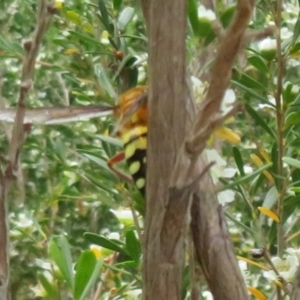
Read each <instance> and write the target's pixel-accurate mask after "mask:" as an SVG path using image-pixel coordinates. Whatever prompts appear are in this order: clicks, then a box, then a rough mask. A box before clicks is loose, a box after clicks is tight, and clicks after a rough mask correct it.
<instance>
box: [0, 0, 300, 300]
mask: <svg viewBox="0 0 300 300" xmlns="http://www.w3.org/2000/svg"><path fill="white" fill-rule="evenodd" d="M36 6H37V4H36V1H33V0H32V1H31V0H28V1H13V0H5V1H2V2H1V3H0V32H1V35H0V60H1V68H0V71H1V99H0V105H1V107H3V108H4V107H14V106H15V105H16V103H17V99H18V91H19V85H20V78H21V76H20V73H21V66H22V60H23V57H24V50H23V48H22V43H23V42H24V39H26V38H27V37H29V36H30V35H31V34H32V31H33V30H34V26H35V15H36V9H37V7H36ZM56 6H57V12H56V13H55V15H54V18H53V22H52V26H51V27H50V29H49V30H48V32H47V33H46V36H45V38H44V41H43V44H42V47H41V49H40V51H39V55H38V58H37V61H38V63H37V65H36V71H35V82H34V88H33V89H32V90H31V91H30V94H29V99H28V100H27V103H28V106H30V107H45V106H68V105H90V104H92V105H111V106H113V105H115V104H117V95H120V94H121V93H122V92H124V91H126V90H128V89H129V88H131V87H134V86H136V85H138V84H139V85H142V84H146V83H147V36H146V30H145V23H144V20H143V17H142V13H141V10H140V7H139V3H138V2H137V1H125V0H124V1H122V0H114V1H104V0H99V1H90V2H88V1H65V2H64V3H61V2H56ZM204 6H205V7H206V8H204ZM234 10H235V3H231V4H230V5H228V4H227V3H226V4H225V2H222V1H218V2H217V3H216V5H215V6H214V7H212V4H211V3H209V2H205V3H198V2H197V1H192V0H190V1H189V14H188V20H189V25H188V34H187V49H188V50H187V52H188V58H187V59H188V64H189V71H190V73H191V75H193V77H191V79H190V81H191V82H190V84H191V85H192V86H193V88H194V89H193V90H194V92H195V99H196V100H197V101H199V102H201V99H203V94H204V93H205V91H206V89H207V84H208V81H209V71H210V69H211V66H212V63H213V61H214V53H215V48H216V45H217V43H218V41H219V39H220V38H221V35H222V32H221V30H219V29H220V28H219V29H218V28H217V27H216V26H215V24H216V23H215V20H220V24H222V26H223V27H226V26H228V24H229V22H230V20H231V18H232V16H233V13H234ZM298 11H299V7H298V3H297V2H296V1H288V2H286V3H281V1H280V0H278V3H276V4H274V2H270V1H258V2H257V3H256V9H255V13H254V15H253V18H252V22H251V24H250V26H249V30H250V31H249V35H248V36H246V37H245V45H246V49H245V50H243V49H241V51H240V55H239V57H238V59H237V60H236V64H235V67H234V69H233V78H232V82H231V87H230V91H228V93H227V96H228V97H229V102H230V103H232V102H234V101H235V100H236V102H238V103H239V105H240V110H239V113H238V114H237V116H236V118H235V119H234V120H229V121H228V122H229V124H228V125H227V124H226V125H227V126H228V127H230V128H231V129H232V130H234V131H235V132H236V134H238V135H239V136H240V138H241V139H240V141H239V140H238V139H233V140H232V139H230V137H232V134H233V133H232V132H226V133H225V134H223V135H222V138H223V139H224V138H225V140H227V142H222V143H221V142H220V141H221V140H220V138H218V137H214V138H212V140H211V141H210V142H209V144H208V148H209V149H212V148H215V149H217V152H218V156H216V155H217V154H216V153H214V155H215V156H213V159H212V160H214V161H215V160H217V161H219V162H220V164H217V165H218V166H219V168H215V169H214V170H212V172H213V174H212V176H215V183H216V185H217V187H218V188H220V189H223V190H227V192H228V190H230V191H231V195H229V196H228V194H227V195H225V198H222V199H223V200H220V201H222V205H224V209H225V211H226V215H227V217H228V226H229V230H230V233H231V235H232V239H233V241H234V245H235V249H236V254H237V255H238V256H239V258H240V262H241V263H240V265H241V268H242V269H243V272H244V275H245V281H246V284H247V285H248V286H249V291H250V292H252V296H253V297H256V298H258V299H271V297H275V296H274V295H275V294H276V293H277V297H278V299H287V298H284V297H285V295H287V294H289V290H288V285H287V282H292V281H293V279H294V276H295V272H296V270H297V266H298V264H299V261H298V257H300V254H299V249H298V248H299V242H298V236H299V232H300V231H299V230H300V227H299V222H298V221H299V212H298V208H299V203H300V202H299V191H300V190H299V180H300V172H299V168H300V162H299V160H298V155H299V145H300V143H299V120H300V118H299V112H298V105H299V101H300V97H299V61H298V54H299V53H298V52H299V49H300V43H299V34H300V21H299V15H298ZM220 24H219V25H220ZM162 72H163V70H162ZM228 97H227V98H228ZM224 101H225V100H224ZM236 102H235V103H236ZM114 124H115V120H114V119H113V118H110V117H108V118H101V119H99V118H98V119H93V120H89V121H86V122H80V121H79V122H75V123H72V124H63V125H55V126H54V125H53V126H37V125H33V126H32V128H31V131H30V134H29V136H28V138H27V140H26V143H25V145H24V148H23V152H22V155H21V161H22V171H20V172H19V174H18V175H17V184H16V188H15V189H14V190H13V192H12V193H11V195H10V198H9V199H10V200H9V211H10V214H9V221H10V229H11V230H10V239H11V251H10V252H11V275H10V276H11V278H10V281H11V291H12V299H36V298H39V297H40V298H41V299H42V298H46V299H69V298H70V299H73V298H74V299H124V298H125V299H126V297H127V298H128V299H135V298H134V297H138V296H139V294H140V290H141V275H140V260H141V251H140V243H139V241H138V233H139V228H136V225H134V221H133V217H132V214H131V209H132V210H133V211H135V212H136V214H134V216H138V215H142V214H143V199H142V197H141V196H140V195H139V193H138V191H137V190H136V189H135V188H134V187H133V186H130V185H128V184H126V183H124V182H123V181H122V180H120V179H119V178H117V177H116V176H115V175H114V174H113V173H112V172H111V171H110V170H109V169H108V168H107V165H106V161H107V160H108V159H109V158H111V157H113V156H114V155H115V154H116V153H117V152H119V151H121V150H122V146H121V143H120V142H119V140H118V139H116V138H115V137H112V136H110V133H112V131H113V128H114ZM0 134H1V144H0V153H1V161H2V166H5V164H6V162H7V151H8V144H9V137H10V135H11V126H10V125H8V124H6V123H2V126H1V128H0ZM219 136H220V135H219ZM228 140H229V141H231V143H230V142H228ZM232 143H234V144H235V145H232ZM229 167H230V169H229ZM3 168H4V167H3ZM120 168H121V169H122V168H125V167H124V165H120ZM228 172H229V173H230V175H228ZM223 195H224V194H223ZM228 197H229V198H228ZM220 199H221V197H220ZM224 199H225V200H224ZM139 220H140V223H142V221H141V217H139ZM278 221H279V222H278ZM140 226H142V224H140ZM96 245H98V246H101V247H99V248H97V247H96ZM253 248H255V250H254V251H253V250H251V249H253ZM115 251H116V252H118V253H119V254H116V252H115ZM251 251H252V252H251ZM251 253H252V256H251ZM256 257H261V258H259V259H256ZM247 259H248V260H247ZM281 259H282V260H281ZM187 265H188V264H187ZM282 267H283V269H282ZM185 273H186V278H185V280H184V290H183V295H182V297H183V299H184V298H185V299H189V297H190V294H189V289H190V280H189V269H188V267H187V268H186V272H185ZM83 278H84V279H83ZM100 278H102V281H100ZM199 280H200V281H201V280H202V277H201V276H200V278H199ZM203 284H204V283H203ZM278 286H279V287H281V288H282V290H283V292H282V295H281V296H280V295H279V294H278V292H276V287H278ZM202 291H203V292H202V295H201V297H202V298H203V299H211V298H209V297H211V296H210V294H209V292H208V291H206V289H205V284H204V288H203V289H202ZM259 291H260V292H261V293H262V294H260V293H259ZM264 297H265V298H264ZM280 297H282V298H280ZM274 299H275V298H274Z"/></svg>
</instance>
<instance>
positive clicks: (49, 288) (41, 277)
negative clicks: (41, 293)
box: [38, 274, 61, 300]
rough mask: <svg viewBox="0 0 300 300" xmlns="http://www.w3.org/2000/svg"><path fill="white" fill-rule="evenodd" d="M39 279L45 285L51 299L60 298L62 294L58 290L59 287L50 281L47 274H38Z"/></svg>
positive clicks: (58, 299)
mask: <svg viewBox="0 0 300 300" xmlns="http://www.w3.org/2000/svg"><path fill="white" fill-rule="evenodd" d="M38 280H39V282H40V284H41V285H42V286H43V288H44V289H45V291H46V292H47V294H48V297H49V298H50V299H51V300H60V299H61V298H60V294H59V292H58V290H57V287H56V286H55V285H54V284H53V283H51V282H49V280H48V279H47V278H46V276H44V275H43V274H39V275H38Z"/></svg>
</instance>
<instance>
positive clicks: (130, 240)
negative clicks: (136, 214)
mask: <svg viewBox="0 0 300 300" xmlns="http://www.w3.org/2000/svg"><path fill="white" fill-rule="evenodd" d="M126 249H127V251H128V253H129V254H130V256H131V258H132V259H133V260H134V261H136V262H139V259H140V254H141V245H140V242H139V240H138V239H137V237H136V235H135V232H134V230H129V231H127V233H126Z"/></svg>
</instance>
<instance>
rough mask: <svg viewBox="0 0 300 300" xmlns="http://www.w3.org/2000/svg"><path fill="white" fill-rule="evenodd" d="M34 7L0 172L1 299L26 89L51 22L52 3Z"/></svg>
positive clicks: (5, 291)
mask: <svg viewBox="0 0 300 300" xmlns="http://www.w3.org/2000/svg"><path fill="white" fill-rule="evenodd" d="M38 2H39V6H38V11H37V25H36V30H35V32H34V35H33V37H32V39H31V40H27V41H26V42H24V44H23V47H24V50H25V57H24V61H23V68H22V77H21V85H20V92H19V99H18V108H17V113H16V118H15V122H14V127H13V132H12V137H11V142H10V147H9V153H8V155H9V163H8V167H7V169H6V171H5V174H3V173H2V171H1V168H0V300H8V299H9V298H10V297H9V291H8V285H9V284H8V283H9V240H8V231H9V228H8V212H7V195H8V193H9V191H10V188H11V186H12V183H13V181H14V180H15V179H16V173H17V169H18V167H19V166H18V162H19V154H20V151H21V149H22V146H23V143H24V141H25V139H26V131H28V130H29V128H28V126H26V125H24V124H23V120H24V115H25V104H26V103H25V102H26V101H25V100H26V97H27V94H28V91H29V90H30V89H31V87H32V82H33V74H34V67H35V61H36V57H37V54H38V50H39V47H40V44H41V42H42V39H43V37H44V34H45V32H46V31H47V29H48V28H49V26H50V22H51V19H52V16H53V14H54V12H55V7H54V6H53V5H51V4H49V3H48V2H47V0H40V1H38Z"/></svg>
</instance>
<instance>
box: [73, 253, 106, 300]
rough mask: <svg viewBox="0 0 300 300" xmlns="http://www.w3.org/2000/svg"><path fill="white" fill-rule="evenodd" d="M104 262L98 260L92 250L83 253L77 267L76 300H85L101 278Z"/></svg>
mask: <svg viewBox="0 0 300 300" xmlns="http://www.w3.org/2000/svg"><path fill="white" fill-rule="evenodd" d="M101 266H102V260H97V259H96V256H95V254H94V253H93V252H92V251H91V250H86V251H84V252H83V253H81V255H80V257H79V259H78V262H77V265H76V275H75V285H74V299H75V300H84V299H86V296H87V295H88V293H89V291H90V290H91V288H92V287H93V286H94V284H95V282H96V280H97V279H98V278H99V274H100V270H101Z"/></svg>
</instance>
